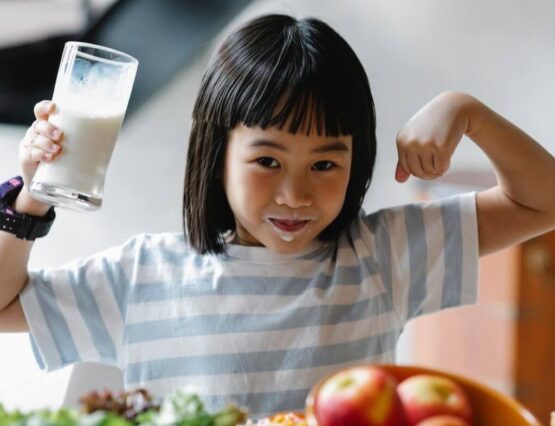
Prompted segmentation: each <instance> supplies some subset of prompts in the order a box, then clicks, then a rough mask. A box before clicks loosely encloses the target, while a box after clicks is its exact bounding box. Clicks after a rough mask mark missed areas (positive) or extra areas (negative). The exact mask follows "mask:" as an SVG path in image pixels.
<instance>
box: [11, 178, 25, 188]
mask: <svg viewBox="0 0 555 426" xmlns="http://www.w3.org/2000/svg"><path fill="white" fill-rule="evenodd" d="M8 182H9V184H10V185H11V186H13V187H18V186H21V185H23V181H22V180H21V178H11V179H10V180H9V181H8Z"/></svg>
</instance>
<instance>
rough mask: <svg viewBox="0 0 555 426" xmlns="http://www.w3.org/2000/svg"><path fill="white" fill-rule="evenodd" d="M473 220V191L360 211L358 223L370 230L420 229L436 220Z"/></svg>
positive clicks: (474, 201) (474, 207) (374, 231)
mask: <svg viewBox="0 0 555 426" xmlns="http://www.w3.org/2000/svg"><path fill="white" fill-rule="evenodd" d="M451 220H460V221H463V222H468V221H471V222H476V193H474V192H468V193H462V194H457V195H453V196H450V197H445V198H439V199H434V200H428V201H418V202H413V203H407V204H401V205H397V206H392V207H387V208H383V209H380V210H377V211H374V212H372V213H370V214H366V213H365V211H364V210H361V212H360V214H359V218H358V222H359V225H362V226H365V227H367V228H368V229H369V231H370V232H372V233H376V232H377V231H379V230H380V229H395V228H396V227H399V226H402V227H405V228H406V227H410V228H422V227H426V225H431V224H433V223H435V222H437V221H442V222H443V221H451Z"/></svg>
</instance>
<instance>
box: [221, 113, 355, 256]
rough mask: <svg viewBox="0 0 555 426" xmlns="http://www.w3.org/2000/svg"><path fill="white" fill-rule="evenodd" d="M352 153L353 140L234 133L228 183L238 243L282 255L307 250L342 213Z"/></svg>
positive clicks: (254, 130)
mask: <svg viewBox="0 0 555 426" xmlns="http://www.w3.org/2000/svg"><path fill="white" fill-rule="evenodd" d="M269 143H271V144H275V146H269ZM325 147H328V148H330V149H327V150H324V148H325ZM351 153H352V137H351V136H339V137H329V136H318V134H317V133H315V132H313V133H311V134H309V135H308V136H307V135H306V132H300V133H296V134H292V133H289V132H287V131H286V130H279V129H277V128H267V129H266V130H262V129H261V128H259V127H254V128H250V127H246V126H244V125H242V124H239V125H238V126H236V127H235V128H234V129H232V130H231V131H230V132H229V135H228V144H227V147H226V153H225V161H224V170H223V183H224V189H225V193H226V195H227V199H228V202H229V205H230V207H231V210H232V211H233V214H234V216H235V223H236V238H235V240H234V241H233V242H234V243H239V244H245V245H263V246H266V247H268V248H269V249H271V250H274V251H276V252H278V253H295V252H297V251H300V250H302V249H303V248H304V247H305V246H306V245H307V244H308V243H310V242H311V241H312V240H313V239H314V238H316V237H317V236H318V234H320V232H321V231H323V230H324V229H325V228H326V227H327V226H328V225H329V224H330V223H331V222H333V220H334V219H335V218H336V217H337V216H338V214H339V212H340V211H341V209H342V207H343V202H344V200H345V194H346V192H347V184H348V182H349V175H350V170H351V155H352V154H351ZM277 219H281V220H277ZM288 219H289V220H290V222H287V220H288Z"/></svg>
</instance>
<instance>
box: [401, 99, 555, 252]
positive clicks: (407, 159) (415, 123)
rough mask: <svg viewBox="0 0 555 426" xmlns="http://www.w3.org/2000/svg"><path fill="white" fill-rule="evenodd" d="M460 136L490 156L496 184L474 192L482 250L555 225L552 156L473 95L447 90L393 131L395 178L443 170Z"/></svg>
mask: <svg viewBox="0 0 555 426" xmlns="http://www.w3.org/2000/svg"><path fill="white" fill-rule="evenodd" d="M463 135H466V136H468V137H469V138H470V139H472V141H474V143H476V144H477V145H478V146H479V147H480V148H481V149H482V151H484V153H485V154H486V155H487V156H488V158H489V159H490V161H491V162H492V164H493V167H494V168H495V171H496V173H497V180H498V185H497V186H496V187H494V188H491V189H488V190H485V191H482V192H480V193H479V194H478V195H477V200H476V203H477V214H478V232H479V244H480V255H485V254H488V253H491V252H493V251H496V250H499V249H502V248H504V247H507V246H509V245H511V244H515V243H518V242H522V241H525V240H527V239H529V238H532V237H534V236H536V235H540V234H542V233H545V232H547V231H549V230H551V229H555V188H554V187H555V158H554V157H553V156H552V155H551V154H550V153H549V152H548V151H546V150H545V149H544V148H543V147H542V146H541V145H540V144H538V143H537V142H536V141H534V139H532V138H531V137H530V136H528V135H527V134H526V133H525V132H523V131H522V130H521V129H519V128H518V127H517V126H515V125H514V124H512V123H510V122H509V121H508V120H506V119H505V118H503V117H501V116H500V115H499V114H497V113H496V112H495V111H493V110H492V109H490V108H488V107H487V106H486V105H484V104H483V103H482V102H480V101H479V100H477V99H476V98H474V97H472V96H470V95H467V94H464V93H457V92H445V93H442V94H440V95H439V96H437V97H435V98H434V99H433V100H432V101H430V102H429V103H428V104H426V105H425V106H424V107H423V108H422V109H421V110H420V111H418V112H417V113H416V114H415V115H414V116H413V117H411V119H410V120H409V121H408V122H407V123H406V124H405V125H404V126H403V128H402V129H401V130H400V131H399V133H398V134H397V148H398V153H399V163H398V165H397V170H396V172H395V176H396V179H397V180H398V181H399V182H405V181H406V180H407V179H408V177H409V176H410V175H414V176H417V177H419V178H422V179H434V178H437V177H439V176H441V175H442V174H444V173H445V172H446V171H447V170H448V169H449V166H450V161H451V157H452V155H453V153H454V151H455V148H456V147H457V145H458V143H459V142H460V140H461V138H462V136H463Z"/></svg>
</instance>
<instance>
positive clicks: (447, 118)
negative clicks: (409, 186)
mask: <svg viewBox="0 0 555 426" xmlns="http://www.w3.org/2000/svg"><path fill="white" fill-rule="evenodd" d="M465 96H468V95H465V94H461V93H453V92H445V93H442V94H440V95H439V96H436V97H435V98H434V99H432V100H431V101H430V102H428V103H427V104H426V105H424V107H423V108H422V109H421V110H420V111H418V112H417V113H416V114H415V115H413V116H412V117H411V118H410V120H409V121H408V122H407V123H406V124H405V125H404V126H403V127H402V128H401V130H399V132H398V133H397V153H398V156H399V161H398V163H397V169H396V170H395V179H396V180H397V181H398V182H406V181H407V179H408V178H409V177H410V175H414V176H416V177H419V178H421V179H427V180H429V179H435V178H437V177H439V176H441V175H443V174H444V173H445V172H446V171H447V170H448V169H449V165H450V163H451V156H452V155H453V152H454V151H455V148H456V147H457V145H458V143H459V142H460V140H461V138H462V136H463V135H464V134H465V132H466V130H467V127H468V118H467V115H466V114H464V113H463V112H464V109H463V105H464V103H463V100H464V99H463V98H464V97H465Z"/></svg>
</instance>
